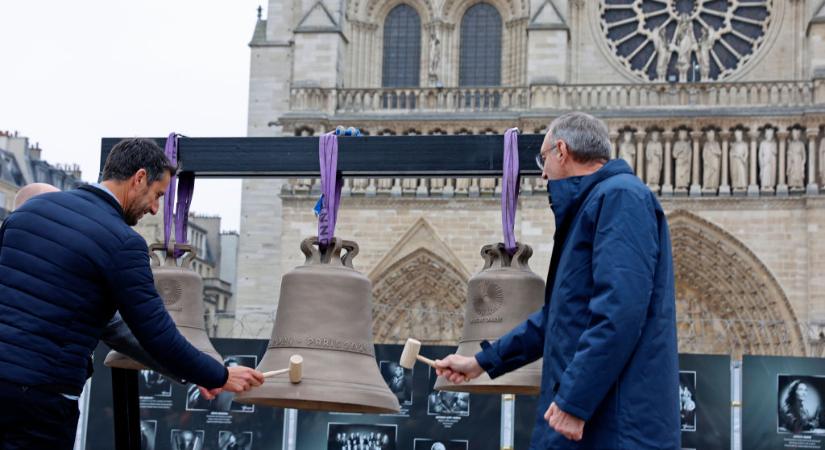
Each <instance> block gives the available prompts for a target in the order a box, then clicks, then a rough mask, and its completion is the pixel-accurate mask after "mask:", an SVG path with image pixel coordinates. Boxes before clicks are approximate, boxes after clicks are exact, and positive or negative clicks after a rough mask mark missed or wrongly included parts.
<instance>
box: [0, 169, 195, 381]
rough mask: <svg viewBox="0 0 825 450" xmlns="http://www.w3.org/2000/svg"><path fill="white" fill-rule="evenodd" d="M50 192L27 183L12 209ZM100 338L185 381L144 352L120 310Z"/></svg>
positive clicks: (51, 189) (47, 187) (47, 186)
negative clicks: (121, 315)
mask: <svg viewBox="0 0 825 450" xmlns="http://www.w3.org/2000/svg"><path fill="white" fill-rule="evenodd" d="M51 192H60V189H58V188H57V187H55V186H52V185H51V184H47V183H31V184H27V185H25V186H23V187H22V188H20V190H19V191H18V192H17V195H15V196H14V209H17V208H19V207H21V206H23V204H24V203H26V201H27V200H29V199H30V198H32V197H34V196H37V195H41V194H48V193H51ZM12 211H13V210H12ZM100 340H101V341H103V342H104V343H105V344H106V345H108V346H109V347H110V348H112V349H114V350H116V351H118V352H120V353H123V354H124V355H126V356H128V357H130V358H132V359H134V360H135V361H137V362H139V363H141V364H143V365H144V366H146V367H148V368H150V369H152V370H154V371H155V372H159V373H162V374H163V375H165V376H167V377H169V378H171V379H173V380H175V381H177V382H178V383H181V384H184V383H185V382H186V381H185V380H184V379H183V378H182V377H179V376H176V375H172V374H171V373H170V372H169V371H168V370H167V369H165V368H164V367H163V366H162V365H161V364H160V363H158V362H157V361H155V359H154V358H152V357H151V356H149V354H148V353H146V350H144V349H143V347H141V346H140V343H138V340H137V338H136V337H135V335H134V334H132V330H130V329H129V326H128V325H126V322H124V321H123V318H122V317H120V312H115V315H114V316H112V320H110V321H109V323H108V325H106V328H105V329H104V330H103V335H102V336H101V337H100Z"/></svg>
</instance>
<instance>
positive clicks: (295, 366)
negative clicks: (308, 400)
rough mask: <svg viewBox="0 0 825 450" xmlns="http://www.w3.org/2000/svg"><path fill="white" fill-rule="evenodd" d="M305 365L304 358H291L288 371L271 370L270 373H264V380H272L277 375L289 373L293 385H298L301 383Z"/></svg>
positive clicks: (294, 356) (296, 356)
mask: <svg viewBox="0 0 825 450" xmlns="http://www.w3.org/2000/svg"><path fill="white" fill-rule="evenodd" d="M303 365H304V358H303V357H302V356H301V355H292V356H290V357H289V368H288V369H280V370H271V371H269V372H264V378H270V377H274V376H276V375H281V374H285V373H288V374H289V381H290V382H291V383H293V384H298V383H300V382H301V378H302V377H303V374H302V373H301V372H302V370H301V369H302V367H303Z"/></svg>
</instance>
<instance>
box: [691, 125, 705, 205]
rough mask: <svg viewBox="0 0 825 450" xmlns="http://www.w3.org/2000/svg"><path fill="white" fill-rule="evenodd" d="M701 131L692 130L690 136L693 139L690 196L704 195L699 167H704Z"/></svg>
mask: <svg viewBox="0 0 825 450" xmlns="http://www.w3.org/2000/svg"><path fill="white" fill-rule="evenodd" d="M702 134H703V133H702V132H701V131H691V132H690V138H691V140H693V161H692V162H693V168H692V169H691V175H692V176H691V183H690V196H691V197H700V196H701V195H702V179H701V178H700V177H699V168H700V167H702V160H701V158H702V152H701V149H700V148H699V145H700V143H701V140H700V139H701V138H702Z"/></svg>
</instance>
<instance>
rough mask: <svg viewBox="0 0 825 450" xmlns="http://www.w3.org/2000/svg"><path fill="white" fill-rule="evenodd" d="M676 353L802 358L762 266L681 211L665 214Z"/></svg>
mask: <svg viewBox="0 0 825 450" xmlns="http://www.w3.org/2000/svg"><path fill="white" fill-rule="evenodd" d="M668 222H669V224H670V234H671V242H672V245H673V262H674V271H675V274H674V275H675V279H676V309H677V321H678V327H679V351H680V352H686V353H730V354H733V355H734V357H737V358H739V357H741V356H742V355H743V354H751V355H804V354H805V353H806V349H805V341H804V339H803V336H802V333H801V330H800V326H799V322H798V320H797V318H796V315H795V314H794V312H793V308H792V307H791V304H790V302H789V301H788V298H787V297H786V295H785V293H784V291H783V290H782V287H781V286H780V285H779V283H778V282H777V280H776V278H774V276H773V275H772V274H771V272H770V271H769V270H768V268H767V267H765V265H764V264H763V263H762V262H761V261H760V260H759V258H758V257H757V256H756V255H754V254H753V252H751V251H750V249H748V248H747V247H746V246H745V245H744V244H743V243H742V242H741V241H739V240H738V239H737V238H736V237H734V236H732V235H731V234H730V233H728V232H726V231H725V230H723V229H722V228H720V227H718V226H716V225H714V224H712V223H710V222H708V221H707V220H705V219H702V218H700V217H698V216H696V215H694V214H692V213H689V212H687V211H684V210H677V211H674V212H673V213H671V214H670V215H669V216H668Z"/></svg>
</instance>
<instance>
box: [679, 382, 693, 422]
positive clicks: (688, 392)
mask: <svg viewBox="0 0 825 450" xmlns="http://www.w3.org/2000/svg"><path fill="white" fill-rule="evenodd" d="M679 419H680V422H681V424H682V431H696V372H692V371H680V372H679Z"/></svg>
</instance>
